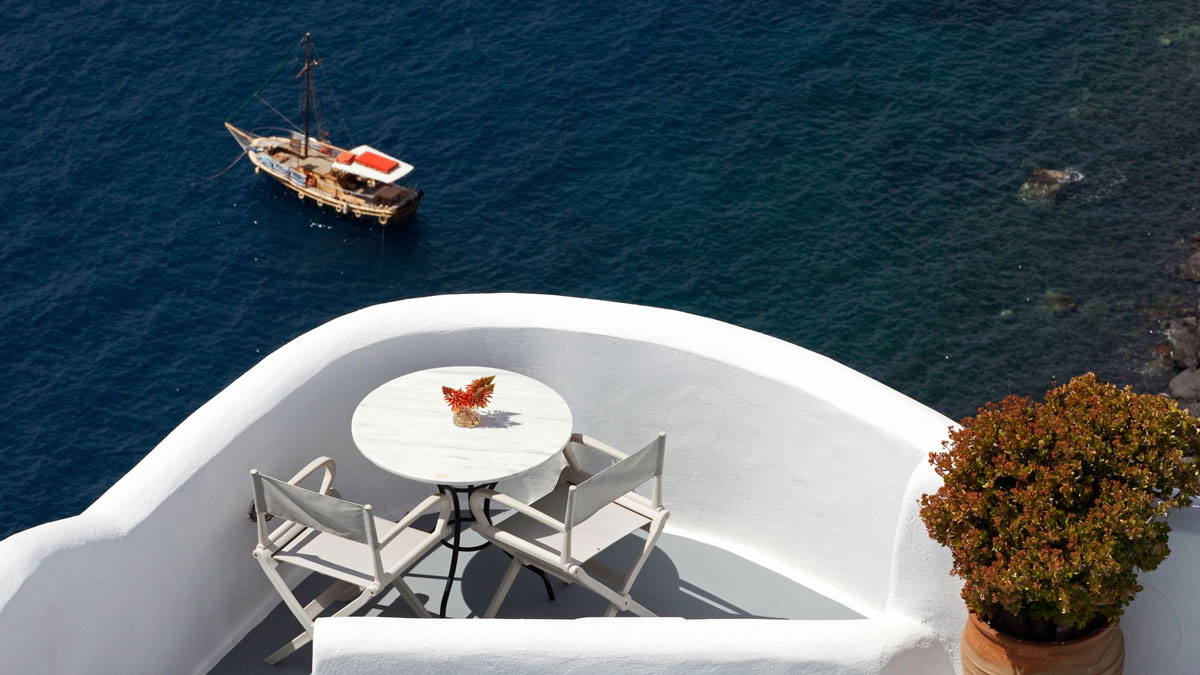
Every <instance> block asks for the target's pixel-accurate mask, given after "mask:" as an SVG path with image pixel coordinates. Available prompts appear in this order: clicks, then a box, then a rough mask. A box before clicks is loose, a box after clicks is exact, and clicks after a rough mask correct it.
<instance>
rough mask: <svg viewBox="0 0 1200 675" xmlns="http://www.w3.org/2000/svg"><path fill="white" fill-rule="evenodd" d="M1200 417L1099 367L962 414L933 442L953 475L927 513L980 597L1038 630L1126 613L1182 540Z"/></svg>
mask: <svg viewBox="0 0 1200 675" xmlns="http://www.w3.org/2000/svg"><path fill="white" fill-rule="evenodd" d="M1198 422H1200V421H1198V420H1196V419H1195V418H1193V417H1192V416H1191V415H1189V414H1188V413H1187V412H1185V411H1182V410H1179V408H1178V407H1177V406H1176V404H1175V402H1174V401H1172V400H1170V399H1168V398H1166V397H1163V396H1154V395H1146V394H1136V393H1134V392H1133V391H1132V390H1131V389H1130V388H1129V387H1126V388H1125V389H1119V388H1117V387H1115V386H1113V385H1111V384H1104V383H1101V382H1097V381H1096V376H1095V375H1093V374H1091V373H1088V374H1087V375H1083V376H1080V377H1076V378H1074V379H1072V380H1071V381H1070V382H1069V383H1068V384H1066V385H1063V386H1059V387H1057V388H1053V389H1051V390H1050V391H1048V392H1046V402H1045V403H1044V404H1043V403H1034V402H1032V401H1031V400H1030V399H1028V398H1019V397H1016V396H1010V397H1008V398H1006V399H1004V400H1003V401H1001V402H1000V404H999V405H997V404H995V403H989V404H987V405H986V406H985V407H983V408H980V409H979V412H978V414H977V415H975V417H968V418H966V419H964V420H963V422H962V426H961V427H960V428H958V429H953V428H952V429H951V432H950V437H949V440H947V441H944V442H943V444H942V445H943V452H940V453H930V462H931V463H932V464H933V466H934V469H935V470H936V471H937V473H938V474H939V475H940V476H941V477H942V479H943V481H944V484H943V486H942V487H941V488H940V489H939V490H938V491H937V492H936V493H934V494H929V495H923V496H922V498H921V518H922V520H923V521H924V522H925V526H926V528H927V529H928V530H929V536H930V537H932V538H933V539H934V540H935V541H937V542H938V543H939V544H942V545H943V546H946V547H948V548H950V550H951V552H952V554H953V556H954V568H953V570H952V574H955V575H957V576H960V577H962V578H963V580H964V582H965V584H964V586H963V591H962V597H963V600H965V601H966V604H967V607H968V608H969V609H971V610H972V611H974V612H976V613H977V614H978V615H979V616H980V617H981V618H983V619H984V620H985V621H988V622H989V623H991V624H992V625H993V627H995V628H997V629H998V630H1001V631H1002V632H1006V633H1009V634H1012V635H1015V636H1016V637H1021V638H1026V639H1049V640H1055V639H1058V640H1061V639H1066V638H1067V637H1074V636H1076V635H1079V634H1082V633H1084V632H1087V631H1089V630H1091V629H1093V628H1095V627H1097V626H1099V625H1101V624H1103V623H1104V622H1105V621H1110V620H1116V619H1117V618H1118V617H1120V616H1121V614H1122V612H1123V611H1124V608H1125V606H1126V605H1128V604H1129V602H1130V601H1131V600H1133V597H1134V595H1135V594H1136V593H1137V592H1138V591H1140V590H1141V589H1142V587H1141V586H1140V585H1139V584H1138V583H1137V572H1138V570H1152V569H1154V568H1155V567H1157V566H1158V564H1159V563H1160V562H1162V560H1163V559H1164V558H1165V557H1166V556H1167V554H1168V553H1169V549H1168V548H1167V535H1168V533H1169V532H1170V527H1169V526H1168V525H1167V522H1166V515H1167V511H1168V509H1169V508H1171V507H1185V506H1189V505H1190V504H1191V498H1192V497H1193V496H1195V495H1197V494H1198V493H1200V478H1198V472H1197V465H1196V464H1195V462H1194V461H1193V458H1194V457H1196V455H1197V453H1198V451H1200V424H1198ZM1048 628H1053V630H1049V631H1048V630H1047V629H1048Z"/></svg>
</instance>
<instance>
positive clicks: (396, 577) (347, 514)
mask: <svg viewBox="0 0 1200 675" xmlns="http://www.w3.org/2000/svg"><path fill="white" fill-rule="evenodd" d="M321 468H324V469H325V474H324V476H323V477H322V479H321V486H320V488H319V489H318V491H316V492H314V491H312V490H309V489H306V488H303V487H300V486H299V485H298V483H300V482H301V481H303V480H304V479H305V478H307V477H309V476H310V475H312V474H313V473H314V472H315V471H317V470H318V469H321ZM335 472H336V467H335V465H334V463H333V460H332V459H330V458H328V457H318V458H317V459H315V460H313V461H312V462H311V463H310V464H309V465H308V466H306V467H304V468H303V469H301V470H300V472H299V473H297V474H296V475H295V476H293V477H292V479H291V480H289V481H287V482H284V481H281V480H278V479H275V478H271V477H270V476H264V475H262V474H260V473H259V472H258V471H257V470H254V471H251V472H250V478H251V481H252V483H253V487H254V512H257V513H256V515H255V514H254V512H252V517H254V518H255V521H256V523H257V525H258V545H257V546H255V547H254V557H255V558H256V559H258V562H259V564H260V565H262V569H263V572H264V573H266V575H267V578H268V579H270V580H271V583H272V584H273V585H274V586H275V590H277V591H278V592H279V595H280V596H282V597H283V601H284V603H285V604H287V606H288V609H290V610H291V611H292V614H295V615H296V619H297V620H298V621H299V622H300V625H301V626H303V627H304V632H303V633H301V634H300V635H298V636H296V638H295V639H294V640H292V641H291V642H289V643H288V644H286V645H284V646H283V647H281V648H280V649H279V650H278V651H276V652H275V653H274V654H271V655H270V656H268V657H267V659H266V661H267V663H277V662H278V661H279V660H280V659H282V658H284V657H285V656H287V655H288V654H291V653H292V652H294V651H296V650H297V649H299V648H300V647H302V646H304V645H305V644H307V643H308V642H309V641H311V640H312V636H313V621H314V620H315V619H316V618H317V616H319V615H320V614H321V612H322V611H324V610H325V609H326V608H327V607H329V605H331V604H332V603H333V602H335V601H342V602H348V604H347V605H346V606H345V607H343V608H342V609H341V610H339V611H338V612H337V613H336V614H334V615H333V616H347V615H350V614H353V613H354V612H356V611H358V610H359V609H361V608H362V607H363V606H364V605H366V604H367V602H368V601H369V600H370V599H371V598H372V597H374V596H376V595H378V594H379V593H380V592H381V591H383V590H384V589H386V588H387V586H388V585H389V584H391V585H393V586H395V587H396V590H398V591H399V592H400V595H401V597H403V598H404V600H405V601H406V602H407V603H408V605H409V606H410V607H412V609H413V611H414V612H416V613H417V616H420V617H428V616H429V612H428V611H426V610H425V607H424V605H422V604H421V602H420V601H419V600H418V599H417V597H416V595H414V594H413V592H412V589H410V588H409V587H408V584H406V583H404V580H403V579H401V578H400V575H401V574H403V573H404V572H405V571H407V570H408V568H409V567H411V566H412V565H413V564H414V563H415V562H417V560H419V559H420V558H421V557H422V556H424V555H425V553H426V552H427V551H429V549H431V548H433V547H434V546H436V545H437V543H438V541H439V540H440V539H441V538H442V537H444V536H445V534H446V530H447V527H448V521H447V518H448V516H449V513H450V500H449V499H447V498H446V497H445V496H444V495H440V494H439V495H430V496H429V497H426V498H425V500H424V501H422V502H421V503H420V504H418V505H417V506H416V508H414V509H413V510H411V511H409V512H408V514H407V515H405V516H404V518H402V519H401V520H400V522H398V523H393V522H392V521H390V520H387V519H385V518H380V517H378V516H375V515H373V514H372V512H371V506H370V505H365V506H364V505H360V504H355V503H353V502H348V501H345V500H343V499H341V498H340V495H338V496H335V495H337V492H336V491H334V490H333V477H334V473H335ZM433 511H437V513H438V517H437V523H436V524H435V525H434V527H433V531H432V532H424V531H422V530H418V529H416V528H414V527H411V525H412V523H413V521H415V520H416V519H417V518H418V517H420V516H421V515H423V514H425V513H429V512H433ZM271 516H278V517H279V518H281V519H283V522H282V523H281V524H279V525H278V526H277V527H275V529H274V530H272V531H271V532H270V533H268V532H267V525H266V521H267V520H268V519H269V518H270V517H271ZM380 532H382V533H383V537H382V538H380V537H379V534H378V533H380ZM280 564H288V565H295V566H296V567H302V568H304V569H308V570H311V571H313V572H318V573H320V574H323V575H325V576H327V577H330V578H332V579H333V580H334V581H333V583H332V584H331V585H330V586H329V587H328V588H327V589H325V590H324V591H323V592H321V593H320V594H319V595H318V596H317V597H316V599H315V600H313V601H312V602H310V603H309V604H308V605H305V606H301V605H300V602H299V601H298V600H296V596H295V594H294V593H292V591H291V589H289V588H288V585H287V583H286V582H284V580H283V578H282V577H281V576H280V574H279V570H278V569H277V568H278V567H279V565H280Z"/></svg>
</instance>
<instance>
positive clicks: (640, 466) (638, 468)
mask: <svg viewBox="0 0 1200 675" xmlns="http://www.w3.org/2000/svg"><path fill="white" fill-rule="evenodd" d="M666 447H667V444H666V436H665V435H661V434H660V435H659V436H658V438H656V439H654V440H653V441H652V442H651V443H650V444H649V445H647V446H646V447H644V448H642V449H641V450H638V451H637V452H635V453H633V454H632V455H629V456H628V457H626V458H625V459H622V460H620V461H618V462H615V463H614V464H613V465H612V466H609V467H608V468H606V469H604V470H603V471H600V472H599V473H597V474H596V475H594V476H592V477H591V478H588V479H587V480H585V481H583V482H582V483H580V484H579V485H576V486H574V487H573V488H571V491H570V492H569V493H568V494H567V513H566V518H565V519H564V521H563V524H564V525H566V526H567V527H568V528H572V527H575V526H576V525H578V524H579V523H582V522H583V521H585V520H587V519H588V518H591V517H592V516H593V515H595V514H596V512H597V511H599V510H600V509H602V508H604V506H605V505H607V504H610V503H612V502H613V501H614V500H615V499H617V498H618V497H620V496H621V495H623V494H625V493H627V492H631V491H633V490H635V489H636V488H637V487H638V486H640V485H642V484H643V483H645V482H646V481H648V480H650V479H651V478H654V479H656V480H657V481H661V480H662V471H663V455H664V454H665V451H666ZM661 492H662V488H661V485H659V484H657V483H656V484H655V489H654V505H655V507H658V506H659V500H660V499H661V497H660V495H661Z"/></svg>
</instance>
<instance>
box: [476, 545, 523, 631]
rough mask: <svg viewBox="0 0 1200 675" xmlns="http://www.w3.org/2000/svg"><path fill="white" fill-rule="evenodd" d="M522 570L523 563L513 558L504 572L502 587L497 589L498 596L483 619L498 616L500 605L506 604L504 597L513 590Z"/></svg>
mask: <svg viewBox="0 0 1200 675" xmlns="http://www.w3.org/2000/svg"><path fill="white" fill-rule="evenodd" d="M520 570H521V561H520V560H519V559H517V558H516V557H513V559H512V562H511V563H509V564H508V569H507V570H505V571H504V578H503V579H501V580H500V587H499V588H497V589H496V595H495V596H493V597H492V602H491V604H489V605H488V608H487V611H486V612H484V613H483V618H485V619H491V618H493V617H495V616H496V612H498V611H500V603H502V602H504V597H505V596H507V595H508V589H510V588H512V584H513V580H514V579H516V578H517V572H519V571H520Z"/></svg>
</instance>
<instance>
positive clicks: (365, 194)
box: [225, 33, 423, 225]
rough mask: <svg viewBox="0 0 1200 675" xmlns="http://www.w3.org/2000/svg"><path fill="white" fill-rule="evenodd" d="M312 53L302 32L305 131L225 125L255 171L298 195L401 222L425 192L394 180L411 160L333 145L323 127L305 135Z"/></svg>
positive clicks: (311, 101)
mask: <svg viewBox="0 0 1200 675" xmlns="http://www.w3.org/2000/svg"><path fill="white" fill-rule="evenodd" d="M293 53H294V51H293ZM314 57H315V52H314V50H313V45H312V36H311V35H310V34H308V33H305V35H304V68H303V69H302V70H301V71H300V73H299V74H297V75H296V77H297V79H298V78H300V77H301V76H303V77H304V129H303V130H296V131H290V130H287V129H275V130H271V131H274V132H275V135H260V134H258V133H255V132H252V131H245V130H243V129H239V128H238V127H236V126H234V125H233V124H231V123H230V122H229V121H228V120H226V122H225V128H226V129H228V130H229V133H230V134H233V138H234V139H235V140H236V141H237V142H238V144H239V145H241V146H242V149H243V150H245V151H246V154H247V155H249V157H250V161H251V162H253V163H254V172H255V173H266V174H267V175H268V176H270V177H272V178H274V179H275V180H277V181H279V182H280V183H281V184H283V185H284V186H285V187H287V188H288V189H290V190H292V191H294V192H295V193H296V195H297V196H298V197H300V199H304V198H306V197H307V198H309V199H312V200H313V201H315V202H316V203H317V204H320V205H323V206H330V207H332V208H334V209H335V210H337V211H338V212H340V213H344V214H353V215H354V216H357V217H360V218H375V219H377V220H378V221H379V222H380V223H381V224H383V225H387V224H389V223H392V224H399V223H402V222H404V221H405V220H407V219H408V218H409V217H410V216H412V214H414V213H416V211H417V206H418V205H419V204H420V202H421V195H422V194H423V193H422V192H421V191H419V190H414V189H412V188H410V187H405V186H403V185H399V184H397V181H399V180H400V179H401V178H404V177H405V176H407V175H408V174H409V173H411V172H412V170H413V167H412V165H410V164H406V163H405V162H402V161H400V160H399V159H396V158H395V157H392V156H391V155H389V154H387V153H385V152H382V151H380V150H376V149H375V148H372V147H371V146H369V145H359V146H356V147H353V148H349V149H346V148H342V147H339V146H336V145H334V144H332V143H329V142H328V141H327V140H324V139H325V138H326V137H327V136H328V134H327V133H326V132H320V133H319V134H318V135H319V136H320V137H321V138H320V139H318V138H313V137H311V136H310V135H309V122H310V117H311V113H312V110H313V107H314V93H313V68H314V67H315V66H317V65H319V64H320V60H319V59H316V58H314ZM289 58H290V55H289ZM278 70H279V69H278V68H277V69H276V72H278ZM273 77H274V75H272V78H273ZM267 82H268V83H269V82H270V79H268V80H267ZM265 86H266V83H264V84H263V86H262V87H259V91H258V92H255V94H254V95H253V96H251V97H250V100H253V99H255V98H258V95H259V92H261V91H262V89H263V87H265ZM246 103H249V101H247V102H246ZM264 103H265V101H264ZM245 105H246V104H243V105H242V108H244V107H245ZM267 105H268V106H269V105H270V104H267ZM240 110H241V109H240V108H239V112H240ZM272 110H274V108H272ZM234 114H235V115H236V114H237V113H234ZM281 116H282V115H281ZM285 119H286V118H285ZM288 122H289V124H291V122H290V120H289V121H288ZM294 126H295V125H293V127H294ZM256 131H258V130H256ZM279 132H283V133H282V135H280V133H279Z"/></svg>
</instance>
